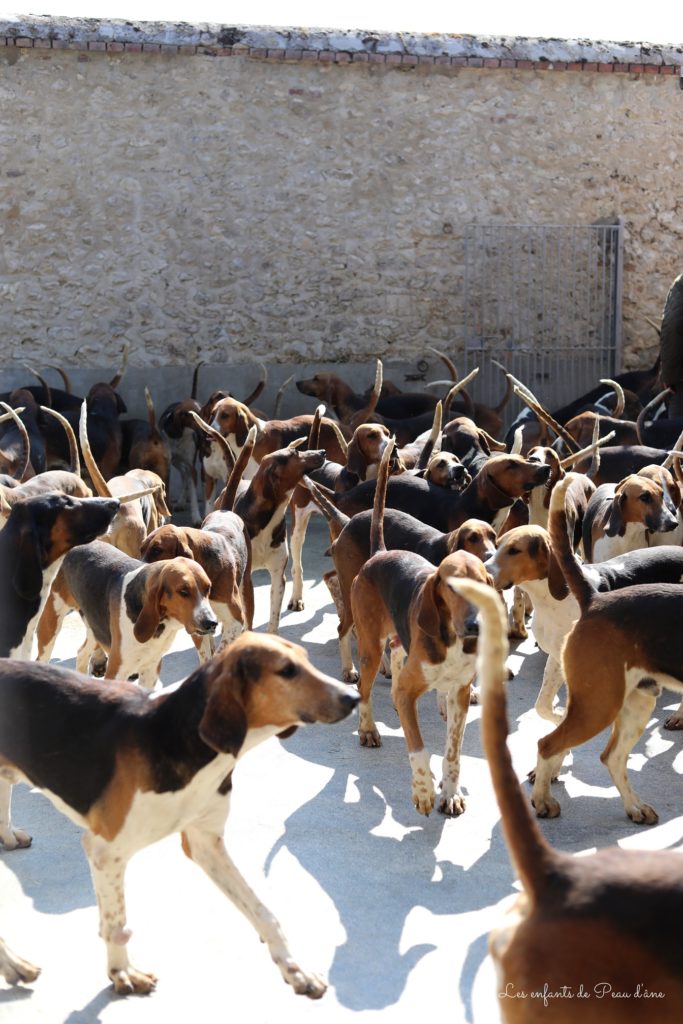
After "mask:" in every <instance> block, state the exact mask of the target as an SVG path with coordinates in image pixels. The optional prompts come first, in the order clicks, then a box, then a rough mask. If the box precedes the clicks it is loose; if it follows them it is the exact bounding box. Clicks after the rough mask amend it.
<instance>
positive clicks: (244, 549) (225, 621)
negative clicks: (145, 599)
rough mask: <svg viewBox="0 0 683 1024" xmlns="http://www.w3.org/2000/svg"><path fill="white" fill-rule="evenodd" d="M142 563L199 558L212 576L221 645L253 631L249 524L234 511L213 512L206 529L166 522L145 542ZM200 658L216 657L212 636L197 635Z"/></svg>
mask: <svg viewBox="0 0 683 1024" xmlns="http://www.w3.org/2000/svg"><path fill="white" fill-rule="evenodd" d="M141 555H142V560H143V562H149V563H152V562H160V561H166V560H168V559H169V558H177V557H178V556H181V557H184V558H191V559H194V561H195V562H198V563H199V565H201V567H202V569H204V571H205V573H206V574H207V576H208V577H209V579H210V580H211V593H210V595H209V601H210V604H211V607H212V608H213V610H214V613H215V615H216V618H217V620H218V622H219V624H220V626H221V627H222V629H221V641H220V645H221V646H225V645H226V644H229V643H231V642H232V641H233V640H234V639H235V638H236V637H237V636H239V634H240V633H241V632H242V631H243V630H244V629H251V626H252V620H253V615H254V591H253V584H252V581H251V544H250V542H249V535H248V533H247V531H246V528H245V526H244V523H243V522H242V520H241V519H240V518H239V516H237V515H235V514H234V513H233V512H212V513H211V515H210V516H208V518H207V519H206V520H205V522H204V525H203V527H202V529H201V530H197V529H194V528H193V527H189V526H185V527H181V526H174V525H173V524H171V523H167V524H166V525H165V526H160V527H159V528H158V529H156V530H154V531H153V532H152V533H150V535H149V536H148V537H147V538H146V540H145V541H144V543H143V545H142V552H141ZM193 640H194V642H195V646H196V647H197V650H198V652H199V656H200V659H201V660H202V661H207V660H208V659H209V658H210V657H211V638H210V637H209V636H202V637H199V636H196V635H195V636H194V637H193Z"/></svg>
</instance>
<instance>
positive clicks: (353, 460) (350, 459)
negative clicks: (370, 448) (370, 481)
mask: <svg viewBox="0 0 683 1024" xmlns="http://www.w3.org/2000/svg"><path fill="white" fill-rule="evenodd" d="M346 468H347V469H348V471H349V472H350V473H354V474H355V475H356V476H357V477H358V478H359V479H361V480H364V479H365V470H366V469H367V463H366V461H365V459H364V457H363V451H362V449H361V446H360V444H359V443H358V438H357V437H356V434H355V433H354V435H353V437H352V438H351V440H350V441H349V447H348V451H347V453H346Z"/></svg>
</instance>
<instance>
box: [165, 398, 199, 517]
mask: <svg viewBox="0 0 683 1024" xmlns="http://www.w3.org/2000/svg"><path fill="white" fill-rule="evenodd" d="M199 412H200V406H199V402H197V401H196V400H195V399H193V398H186V399H184V400H183V401H181V402H173V403H172V404H171V405H169V406H167V407H166V408H165V409H164V411H163V412H162V414H161V416H160V417H159V430H160V431H161V432H162V434H164V435H165V436H166V438H167V439H168V444H169V448H170V451H171V465H172V466H173V467H174V468H175V469H176V470H177V471H178V475H179V477H180V483H181V488H182V490H181V494H180V499H179V503H180V504H182V503H184V502H185V501H189V505H190V519H191V521H192V525H193V526H199V524H200V523H201V521H202V516H201V513H200V511H199V501H198V498H197V468H196V463H197V451H198V438H197V428H196V426H195V422H194V420H193V419H192V416H191V415H190V414H191V413H195V414H197V415H198V414H199Z"/></svg>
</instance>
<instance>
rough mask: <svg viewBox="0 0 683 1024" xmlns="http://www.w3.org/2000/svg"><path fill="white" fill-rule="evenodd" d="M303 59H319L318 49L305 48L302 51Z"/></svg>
mask: <svg viewBox="0 0 683 1024" xmlns="http://www.w3.org/2000/svg"><path fill="white" fill-rule="evenodd" d="M301 59H302V60H317V59H318V51H317V50H303V51H302V53H301Z"/></svg>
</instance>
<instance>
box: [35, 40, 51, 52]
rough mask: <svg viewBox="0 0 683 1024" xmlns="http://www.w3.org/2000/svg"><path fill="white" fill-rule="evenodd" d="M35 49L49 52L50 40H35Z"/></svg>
mask: <svg viewBox="0 0 683 1024" xmlns="http://www.w3.org/2000/svg"><path fill="white" fill-rule="evenodd" d="M33 48H34V49H35V50H49V49H50V40H49V39H34V40H33Z"/></svg>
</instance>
